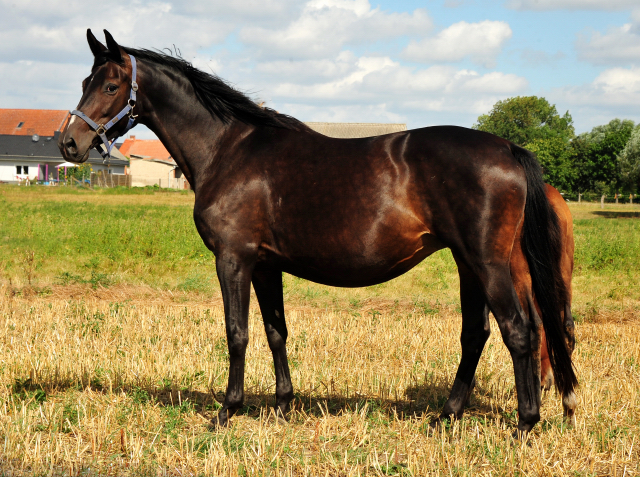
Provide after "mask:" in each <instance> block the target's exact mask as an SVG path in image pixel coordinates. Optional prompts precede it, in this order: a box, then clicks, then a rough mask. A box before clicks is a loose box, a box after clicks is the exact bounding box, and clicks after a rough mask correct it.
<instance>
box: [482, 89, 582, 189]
mask: <svg viewBox="0 0 640 477" xmlns="http://www.w3.org/2000/svg"><path fill="white" fill-rule="evenodd" d="M473 128H474V129H478V130H480V131H485V132H489V133H492V134H495V135H496V136H500V137H502V138H504V139H508V140H509V141H511V142H514V143H516V144H518V145H520V146H523V147H526V148H527V149H529V150H530V151H531V152H533V153H535V154H536V155H537V156H538V160H539V161H540V163H541V164H542V168H543V170H544V179H545V181H547V182H548V183H550V184H551V185H553V186H555V187H557V188H558V189H560V190H571V188H572V185H573V181H574V178H575V172H574V171H573V168H572V164H573V157H574V151H573V149H572V148H571V139H573V137H574V129H573V119H572V118H571V115H570V114H569V112H568V111H567V112H566V113H565V114H564V116H560V115H559V114H558V111H557V110H556V107H555V106H554V105H552V104H549V102H548V101H547V100H546V99H545V98H538V97H537V96H517V97H515V98H509V99H505V100H504V101H498V102H497V103H496V104H495V105H494V106H493V109H492V110H491V111H490V112H489V114H484V115H482V116H480V117H479V118H478V122H477V123H476V124H474V125H473Z"/></svg>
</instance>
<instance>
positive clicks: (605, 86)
mask: <svg viewBox="0 0 640 477" xmlns="http://www.w3.org/2000/svg"><path fill="white" fill-rule="evenodd" d="M545 96H546V97H547V99H548V100H549V101H550V102H552V103H556V104H557V105H558V110H564V109H569V110H570V111H571V116H572V117H573V119H574V121H575V126H576V131H578V132H580V131H588V130H590V129H591V128H592V127H593V126H594V125H596V124H605V123H608V122H609V121H611V119H612V118H616V117H617V118H621V119H632V120H634V121H636V122H637V121H639V120H640V67H631V68H610V69H607V70H605V71H603V72H602V73H600V75H598V77H597V78H596V79H595V80H593V81H592V82H591V83H589V84H586V85H582V86H574V87H565V88H555V89H553V90H551V91H550V92H549V93H548V94H546V95H545ZM560 105H562V107H560Z"/></svg>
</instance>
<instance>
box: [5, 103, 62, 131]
mask: <svg viewBox="0 0 640 477" xmlns="http://www.w3.org/2000/svg"><path fill="white" fill-rule="evenodd" d="M68 117H69V111H67V110H59V109H0V134H10V135H12V136H33V135H34V134H37V135H38V136H45V137H52V136H53V134H54V133H55V132H56V131H62V129H63V128H64V125H65V124H66V123H67V118H68Z"/></svg>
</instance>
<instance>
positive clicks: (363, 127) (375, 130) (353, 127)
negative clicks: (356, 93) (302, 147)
mask: <svg viewBox="0 0 640 477" xmlns="http://www.w3.org/2000/svg"><path fill="white" fill-rule="evenodd" d="M305 124H306V125H307V126H309V127H310V128H311V129H313V130H314V131H317V132H319V133H320V134H324V135H325V136H329V137H336V138H343V139H347V138H358V137H372V136H382V135H383V134H390V133H394V132H401V131H406V130H407V125H406V124H401V123H313V122H310V123H305Z"/></svg>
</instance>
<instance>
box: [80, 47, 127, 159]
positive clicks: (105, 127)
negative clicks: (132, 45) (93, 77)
mask: <svg viewBox="0 0 640 477" xmlns="http://www.w3.org/2000/svg"><path fill="white" fill-rule="evenodd" d="M129 58H130V59H131V93H129V100H128V101H127V105H126V106H125V107H124V108H123V109H122V111H120V112H119V113H118V114H117V115H116V116H114V117H113V118H112V119H111V120H110V121H109V122H108V123H107V124H97V123H96V122H95V121H94V120H92V119H91V118H90V117H89V116H87V115H86V114H84V113H83V112H82V111H78V110H77V109H74V110H73V111H71V114H72V115H75V116H78V117H79V118H80V119H82V120H84V122H86V123H87V124H88V125H89V127H90V128H91V129H93V130H94V131H95V132H96V134H97V135H98V136H100V139H102V143H103V144H100V145H99V146H98V147H96V149H97V151H98V152H99V153H100V155H101V156H102V157H103V158H104V159H105V160H106V159H107V158H109V157H111V149H113V145H114V144H115V142H116V139H118V137H120V136H121V135H124V134H126V133H127V132H128V131H129V130H130V129H131V128H132V127H133V124H134V123H135V121H136V118H137V117H138V116H137V115H135V114H133V108H134V107H135V105H136V93H137V92H138V83H136V73H137V67H136V59H135V57H134V56H133V55H129ZM127 115H128V116H129V122H128V123H127V127H126V128H125V129H124V131H122V133H121V134H119V135H117V136H116V137H114V138H113V139H112V140H111V141H109V139H108V138H107V131H109V129H111V128H112V127H113V126H114V125H115V124H116V123H117V122H118V121H120V120H121V119H122V118H124V117H125V116H127Z"/></svg>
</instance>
